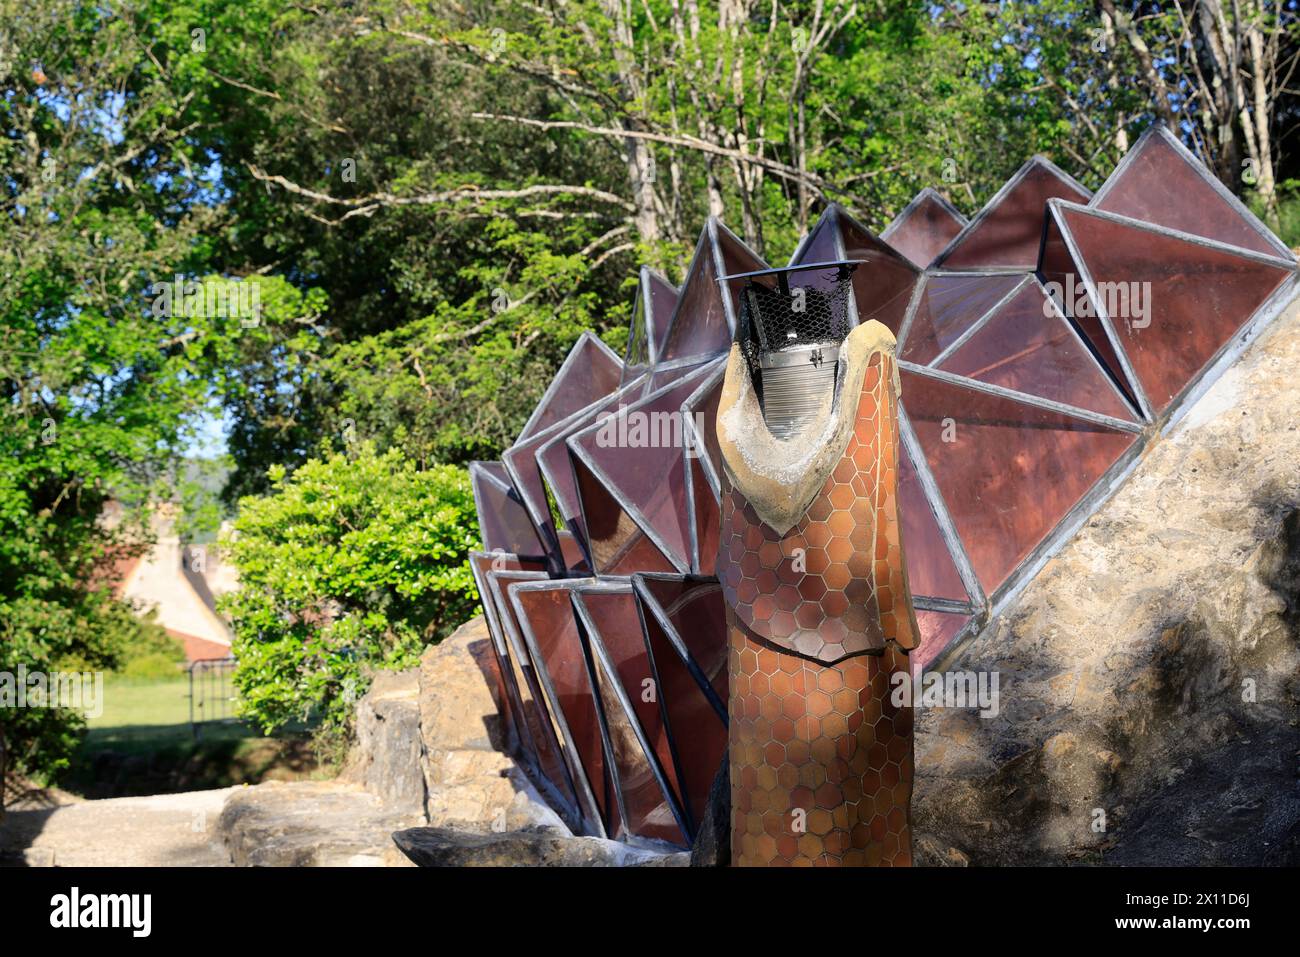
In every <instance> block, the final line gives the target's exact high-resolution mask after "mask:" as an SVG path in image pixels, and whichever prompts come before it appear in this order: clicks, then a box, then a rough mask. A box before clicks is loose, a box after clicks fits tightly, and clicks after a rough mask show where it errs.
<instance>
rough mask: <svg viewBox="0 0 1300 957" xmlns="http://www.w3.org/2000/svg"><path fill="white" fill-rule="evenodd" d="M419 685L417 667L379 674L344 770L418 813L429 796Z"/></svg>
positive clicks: (391, 802)
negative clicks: (424, 770) (423, 757)
mask: <svg viewBox="0 0 1300 957" xmlns="http://www.w3.org/2000/svg"><path fill="white" fill-rule="evenodd" d="M419 684H420V676H419V674H418V672H417V671H416V670H415V669H411V670H409V671H397V672H394V671H380V672H376V673H375V676H374V679H373V681H372V683H371V686H370V691H369V692H367V694H366V695H365V697H363V698H362V699H361V700H360V701H359V702H358V703H357V712H356V735H357V740H356V744H355V745H354V746H353V748H352V751H351V753H350V755H349V761H348V764H347V768H346V769H345V771H344V773H343V775H342V777H343V779H344V780H347V781H351V782H354V783H356V784H359V785H361V786H362V787H363V788H365V789H366V790H367V791H369V792H370V793H371V794H374V795H375V796H376V797H378V798H379V799H380V800H381V801H383V803H384V804H385V805H387V806H388V807H389V808H390V809H392V810H395V811H401V812H404V813H408V814H414V815H423V814H424V806H425V798H426V794H425V784H424V773H423V771H422V770H421V758H422V755H423V750H424V749H423V745H422V744H421V741H420V705H419V694H420V687H419Z"/></svg>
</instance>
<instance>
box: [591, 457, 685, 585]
mask: <svg viewBox="0 0 1300 957" xmlns="http://www.w3.org/2000/svg"><path fill="white" fill-rule="evenodd" d="M569 463H570V465H571V466H572V467H573V477H574V480H575V482H576V485H577V489H578V501H579V502H580V503H581V505H582V524H583V527H584V528H585V529H586V531H587V547H588V549H590V552H591V560H592V564H593V566H594V571H595V572H596V574H598V575H631V574H632V573H633V572H637V571H656V572H667V571H675V570H676V566H674V565H673V563H672V562H670V561H669V560H668V559H667V557H665V556H664V553H663V552H661V551H660V550H659V548H658V547H657V546H656V545H655V544H654V542H652V541H651V540H650V538H649V537H648V536H647V535H646V534H645V532H644V531H642V530H641V527H640V526H639V525H637V523H636V522H635V521H634V520H633V518H632V516H631V515H630V514H628V512H627V510H626V509H624V508H623V506H622V505H621V504H619V500H618V499H617V498H615V497H614V496H613V495H612V494H611V493H610V490H609V488H608V487H607V486H606V484H605V482H604V481H603V480H602V479H600V478H598V477H597V476H596V475H595V474H594V473H593V472H592V471H591V469H589V468H588V467H587V464H586V463H585V462H583V461H582V459H580V458H579V457H578V456H576V455H574V454H573V453H572V452H570V454H569Z"/></svg>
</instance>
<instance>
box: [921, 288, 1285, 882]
mask: <svg viewBox="0 0 1300 957" xmlns="http://www.w3.org/2000/svg"><path fill="white" fill-rule="evenodd" d="M1297 365H1300V315H1298V311H1297V308H1296V307H1295V306H1294V305H1293V306H1292V307H1291V309H1290V310H1288V312H1287V314H1286V315H1285V316H1284V317H1282V318H1280V319H1279V320H1278V321H1277V322H1276V323H1275V324H1274V325H1273V327H1272V328H1271V329H1270V330H1269V331H1268V332H1267V333H1265V335H1264V336H1263V337H1262V338H1261V339H1260V340H1259V341H1258V342H1257V343H1255V345H1254V346H1253V347H1252V348H1251V349H1250V351H1249V352H1247V354H1246V355H1245V356H1244V357H1243V358H1242V360H1241V361H1239V362H1238V363H1237V365H1235V366H1234V367H1233V368H1231V369H1230V370H1229V371H1228V372H1227V373H1226V374H1225V375H1224V376H1223V377H1222V378H1221V379H1220V380H1219V381H1218V382H1217V383H1216V384H1215V385H1214V386H1213V387H1212V388H1211V389H1210V390H1209V391H1208V392H1207V393H1206V395H1205V396H1204V397H1203V398H1202V399H1201V400H1200V401H1199V402H1197V403H1196V404H1195V405H1194V406H1193V407H1192V408H1191V409H1190V410H1189V412H1188V414H1187V415H1186V417H1185V418H1184V419H1183V420H1182V421H1181V422H1179V423H1178V424H1176V425H1175V426H1174V427H1173V428H1172V429H1171V430H1170V431H1169V433H1168V434H1167V435H1166V436H1165V437H1164V438H1163V439H1161V440H1159V441H1157V442H1155V443H1154V444H1153V445H1152V447H1151V448H1150V449H1149V450H1148V452H1147V453H1146V455H1145V456H1144V458H1143V460H1142V461H1141V462H1140V463H1139V465H1138V466H1137V468H1136V470H1135V471H1134V473H1133V475H1132V476H1131V478H1130V479H1129V480H1128V481H1127V483H1126V484H1125V485H1124V486H1123V487H1122V488H1121V489H1120V490H1119V491H1118V493H1117V494H1116V495H1115V497H1114V498H1113V499H1112V500H1111V501H1110V502H1109V503H1107V505H1106V506H1105V507H1104V508H1103V509H1102V510H1101V511H1099V512H1098V513H1097V514H1096V515H1095V516H1093V518H1092V519H1091V520H1090V521H1089V522H1088V523H1087V524H1086V525H1085V526H1084V527H1083V528H1082V529H1080V531H1079V533H1078V534H1077V535H1076V537H1075V538H1074V540H1073V541H1072V542H1071V543H1070V544H1069V545H1067V546H1066V547H1065V548H1064V549H1063V550H1062V551H1061V552H1060V553H1059V554H1058V555H1057V556H1056V557H1055V558H1054V559H1053V560H1052V561H1051V562H1049V563H1048V565H1047V566H1046V567H1045V568H1044V569H1043V571H1042V572H1041V573H1040V574H1039V575H1038V577H1037V578H1036V579H1035V580H1034V581H1033V582H1031V583H1030V585H1029V586H1028V587H1027V588H1026V589H1025V591H1024V593H1023V594H1022V595H1021V597H1020V600H1019V601H1018V602H1017V603H1016V605H1015V606H1014V608H1013V610H1012V611H1011V612H1010V613H1008V614H1006V615H1004V616H1003V617H1001V618H998V619H995V620H994V621H993V622H991V623H990V624H989V626H988V627H986V628H985V630H984V631H983V633H982V634H980V635H979V636H978V637H976V638H975V639H974V640H973V641H972V642H971V643H970V644H969V645H968V646H967V647H966V648H965V649H964V650H962V651H961V652H960V653H959V654H958V655H957V656H956V657H955V658H954V659H953V660H952V661H951V662H950V663H949V665H948V667H949V668H952V669H959V670H972V671H989V672H996V673H997V674H998V676H999V679H1000V689H999V690H1000V695H999V705H1000V707H999V712H998V714H997V716H996V717H991V718H987V719H985V718H980V717H978V716H976V714H975V713H974V712H971V711H956V710H943V709H930V710H924V709H922V710H920V711H918V725H917V754H916V766H917V785H916V796H915V799H914V804H913V817H914V821H915V823H916V827H917V829H918V832H920V834H921V835H923V836H924V840H921V841H918V848H917V850H918V854H917V858H918V860H917V863H920V864H941V863H950V862H952V861H956V860H961V859H967V860H969V861H970V862H971V863H972V864H977V865H983V864H1047V863H1063V862H1070V861H1083V862H1100V863H1114V864H1130V865H1131V864H1290V865H1295V864H1296V863H1300V796H1297V789H1296V773H1295V767H1294V761H1295V754H1296V753H1297V751H1300V728H1298V725H1297V715H1298V712H1300V709H1298V707H1297V706H1298V705H1300V637H1298V636H1300V474H1298V473H1297V470H1296V467H1297V463H1298V462H1300V429H1298V425H1300V423H1298V421H1297V418H1296V409H1297V408H1300V380H1297V377H1296V376H1295V374H1294V370H1295V369H1296V367H1297Z"/></svg>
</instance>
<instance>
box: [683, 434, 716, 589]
mask: <svg viewBox="0 0 1300 957" xmlns="http://www.w3.org/2000/svg"><path fill="white" fill-rule="evenodd" d="M686 469H687V473H688V478H689V481H690V488H689V491H690V495H691V507H692V509H694V511H695V561H694V563H693V565H692V569H693V570H694V571H695V572H697V573H698V574H701V575H712V574H713V570H714V568H715V567H716V566H717V563H718V535H719V525H720V523H721V521H722V515H721V510H720V508H719V506H718V500H717V499H716V498H714V496H713V486H711V485H710V484H709V480H708V479H707V478H705V476H704V466H703V465H702V464H701V462H700V460H699V459H698V458H695V457H688V458H687V460H686Z"/></svg>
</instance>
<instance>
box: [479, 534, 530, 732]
mask: <svg viewBox="0 0 1300 957" xmlns="http://www.w3.org/2000/svg"><path fill="white" fill-rule="evenodd" d="M469 566H470V572H471V573H472V574H473V576H474V585H475V587H476V588H477V589H478V593H479V600H480V601H481V602H482V604H483V619H484V621H485V622H486V624H487V627H488V634H489V635H490V636H491V638H492V650H493V652H495V654H496V659H497V669H498V674H499V680H500V687H501V691H502V695H501V703H500V711H501V717H502V719H503V720H504V721H505V722H506V724H507V726H508V728H509V734H510V736H511V738H512V740H513V741H514V750H515V751H516V752H521V753H525V754H527V755H529V756H530V757H531V755H532V754H533V750H534V749H533V744H532V736H531V734H530V733H529V731H528V727H527V724H526V723H525V719H524V707H523V698H522V696H521V694H520V691H519V686H518V678H517V676H516V674H515V671H514V668H513V666H512V664H511V661H510V648H509V645H508V644H507V643H506V635H505V629H504V627H503V626H502V624H501V619H500V616H499V615H498V613H497V607H496V603H495V602H494V601H493V600H492V594H491V591H490V589H489V587H488V573H489V572H491V571H493V570H494V569H496V570H500V571H524V570H528V571H541V570H542V563H541V562H532V561H520V559H519V557H518V556H517V555H507V554H504V553H502V552H496V553H490V552H470V553H469Z"/></svg>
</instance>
